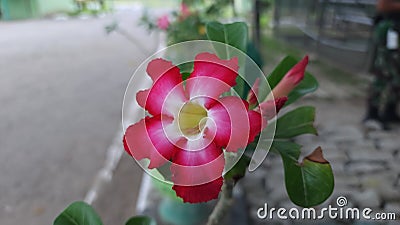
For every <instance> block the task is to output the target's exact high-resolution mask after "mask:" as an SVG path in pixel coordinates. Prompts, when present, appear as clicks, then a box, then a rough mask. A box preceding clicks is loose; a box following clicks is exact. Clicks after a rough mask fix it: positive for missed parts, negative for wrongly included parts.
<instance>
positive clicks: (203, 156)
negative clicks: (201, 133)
mask: <svg viewBox="0 0 400 225" xmlns="http://www.w3.org/2000/svg"><path fill="white" fill-rule="evenodd" d="M189 142H194V143H189ZM196 142H208V141H207V140H194V141H187V143H186V144H187V148H191V145H192V146H199V145H202V143H196ZM181 145H182V144H181ZM172 162H173V164H172V165H171V173H172V181H173V182H174V186H173V189H174V190H175V192H176V194H177V196H179V197H181V198H182V199H183V201H184V202H190V203H198V202H206V201H209V200H211V199H215V198H218V194H219V192H220V191H221V186H222V172H223V169H224V165H225V159H224V154H223V151H222V149H221V148H219V147H217V146H216V145H215V143H213V142H211V143H210V144H209V145H208V146H207V147H205V148H204V149H201V150H197V151H190V150H183V149H179V150H177V151H176V154H175V155H174V157H173V159H172Z"/></svg>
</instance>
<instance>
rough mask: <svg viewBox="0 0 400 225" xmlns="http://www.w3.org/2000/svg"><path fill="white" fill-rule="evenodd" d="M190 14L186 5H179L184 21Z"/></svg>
mask: <svg viewBox="0 0 400 225" xmlns="http://www.w3.org/2000/svg"><path fill="white" fill-rule="evenodd" d="M190 14H192V13H191V12H190V9H189V6H188V5H186V4H185V3H184V2H182V3H181V18H182V19H185V18H186V17H188V16H190Z"/></svg>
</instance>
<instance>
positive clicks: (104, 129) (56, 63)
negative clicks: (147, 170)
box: [0, 10, 153, 225]
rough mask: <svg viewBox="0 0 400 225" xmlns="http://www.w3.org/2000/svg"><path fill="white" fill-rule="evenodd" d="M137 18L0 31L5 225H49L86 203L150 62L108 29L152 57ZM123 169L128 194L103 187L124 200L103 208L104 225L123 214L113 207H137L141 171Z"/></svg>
mask: <svg viewBox="0 0 400 225" xmlns="http://www.w3.org/2000/svg"><path fill="white" fill-rule="evenodd" d="M140 14H141V13H140V12H139V11H137V10H136V11H134V10H125V11H121V12H118V13H117V14H116V15H108V16H105V17H104V18H89V19H85V20H80V19H69V20H66V21H55V20H37V21H17V22H0V224H2V225H14V224H30V225H43V224H52V222H53V219H54V217H55V216H56V215H57V214H58V213H59V212H60V211H61V210H62V209H63V208H64V207H66V205H67V204H69V203H70V202H72V201H74V200H83V198H84V197H85V194H86V191H87V190H88V189H89V187H90V186H91V184H92V182H93V179H94V177H95V175H96V173H97V171H98V170H99V169H100V168H101V167H102V165H103V163H104V159H105V156H106V150H107V147H108V145H109V144H110V143H111V141H112V139H113V138H114V135H115V132H116V131H117V130H118V129H119V125H120V122H121V105H122V99H123V94H124V91H125V87H126V85H127V83H128V81H129V78H130V76H131V74H132V73H133V70H134V69H135V68H136V66H138V65H139V63H140V62H141V61H142V60H143V59H144V58H145V55H144V54H143V53H142V52H140V51H139V49H137V48H136V47H135V45H133V44H132V43H129V42H128V41H127V40H126V39H125V38H124V37H122V36H120V35H118V34H113V35H111V36H107V35H106V34H105V32H104V26H105V25H106V24H107V23H110V22H111V21H112V20H113V19H114V18H117V19H118V20H119V21H120V22H121V25H122V26H124V27H125V28H126V29H127V30H128V31H131V32H132V33H133V34H134V35H135V37H136V38H137V39H138V40H139V41H141V42H142V45H143V43H146V44H145V45H144V46H148V47H149V49H151V48H152V47H153V46H151V45H152V44H153V43H152V40H151V39H150V40H149V37H148V33H147V32H146V31H145V30H144V29H143V28H141V27H137V19H138V17H139V16H140ZM123 162H124V163H123V164H122V165H120V167H121V168H124V169H123V170H121V171H122V172H118V173H117V176H118V179H119V181H120V184H126V186H124V187H123V188H124V190H125V191H124V192H125V193H124V192H123V191H118V192H115V190H116V189H115V188H114V186H113V184H110V185H109V187H107V188H106V192H107V191H108V193H109V194H108V193H105V195H108V196H109V198H110V196H112V197H113V198H116V199H118V201H113V202H112V203H110V201H111V200H110V201H103V203H101V201H100V200H99V202H100V203H98V204H97V205H96V207H97V208H99V209H102V208H103V209H104V208H107V210H100V211H102V213H104V212H107V215H102V216H103V217H107V216H108V215H112V214H114V215H116V213H113V210H114V211H116V210H118V209H119V208H120V207H119V206H118V205H115V204H121V205H124V204H125V205H126V204H128V203H129V204H131V206H133V205H134V203H133V202H134V201H135V196H136V194H137V189H138V188H137V186H138V184H139V183H140V177H141V173H142V172H141V170H140V169H139V168H138V166H136V164H135V163H134V162H133V161H131V160H127V159H125V158H123ZM117 190H121V189H117ZM126 192H127V193H126ZM123 201H125V202H123ZM127 202H128V203H127ZM102 204H103V205H102ZM110 204H112V205H113V207H105V206H107V205H109V206H110ZM125 209H127V210H128V209H129V207H125ZM130 210H132V211H131V214H133V212H134V211H133V209H129V211H130ZM118 213H120V212H118ZM124 213H125V214H124V215H126V216H128V215H129V212H124ZM118 215H121V213H120V214H118ZM113 218H115V216H114V217H113ZM119 219H121V220H122V221H123V220H125V219H126V218H119ZM105 220H106V221H109V222H111V221H112V222H113V223H114V222H115V220H113V219H109V218H105Z"/></svg>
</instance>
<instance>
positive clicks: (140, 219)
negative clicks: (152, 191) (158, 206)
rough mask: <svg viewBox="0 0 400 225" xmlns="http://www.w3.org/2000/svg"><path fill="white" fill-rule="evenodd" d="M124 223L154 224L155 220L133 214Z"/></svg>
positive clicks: (128, 224) (136, 224) (130, 224)
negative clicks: (133, 215)
mask: <svg viewBox="0 0 400 225" xmlns="http://www.w3.org/2000/svg"><path fill="white" fill-rule="evenodd" d="M125 225H156V222H155V221H154V220H153V219H152V218H150V217H147V216H135V217H132V218H130V219H129V220H128V221H127V222H126V223H125Z"/></svg>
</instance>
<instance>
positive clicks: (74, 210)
mask: <svg viewBox="0 0 400 225" xmlns="http://www.w3.org/2000/svg"><path fill="white" fill-rule="evenodd" d="M53 224H54V225H103V223H102V222H101V219H100V217H99V216H98V215H97V213H96V212H95V211H94V209H93V208H92V207H91V206H90V205H88V204H87V203H85V202H74V203H72V204H71V205H69V206H68V207H67V208H66V209H65V210H64V211H63V212H62V213H61V214H60V215H59V216H58V217H57V218H56V219H55V220H54V223H53Z"/></svg>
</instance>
